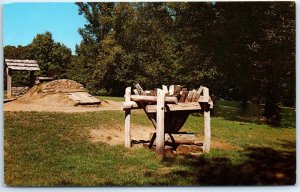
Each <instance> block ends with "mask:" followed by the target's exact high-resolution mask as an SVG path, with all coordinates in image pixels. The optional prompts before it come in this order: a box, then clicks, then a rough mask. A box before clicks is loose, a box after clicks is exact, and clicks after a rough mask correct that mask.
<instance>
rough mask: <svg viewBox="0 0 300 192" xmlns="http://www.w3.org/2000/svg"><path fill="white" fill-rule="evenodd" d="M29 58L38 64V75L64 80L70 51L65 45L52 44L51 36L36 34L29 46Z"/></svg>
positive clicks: (69, 59)
mask: <svg viewBox="0 0 300 192" xmlns="http://www.w3.org/2000/svg"><path fill="white" fill-rule="evenodd" d="M30 56H31V58H33V59H36V60H37V61H38V63H39V66H40V68H41V71H40V72H39V75H42V76H51V77H54V78H55V79H61V78H65V77H66V76H65V73H66V69H67V67H68V64H70V63H71V50H70V49H69V48H67V47H66V46H65V45H61V44H60V43H57V42H54V40H53V38H52V34H51V33H50V32H46V33H44V34H38V35H37V36H36V37H35V38H34V39H33V41H32V43H31V44H30Z"/></svg>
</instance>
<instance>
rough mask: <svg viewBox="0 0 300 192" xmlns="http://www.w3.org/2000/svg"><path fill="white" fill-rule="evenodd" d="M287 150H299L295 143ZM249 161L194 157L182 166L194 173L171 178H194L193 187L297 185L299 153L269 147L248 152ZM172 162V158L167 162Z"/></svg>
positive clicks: (288, 145) (253, 148)
mask: <svg viewBox="0 0 300 192" xmlns="http://www.w3.org/2000/svg"><path fill="white" fill-rule="evenodd" d="M284 146H285V147H287V148H291V149H295V148H294V147H295V143H294V142H288V141H285V144H284ZM245 155H246V157H247V160H246V161H244V162H243V163H241V164H233V163H232V162H231V161H230V160H229V159H228V158H220V157H218V158H210V159H209V158H205V157H200V158H198V159H195V158H193V157H190V156H186V158H184V159H182V160H181V161H180V164H182V165H184V166H187V167H189V168H190V170H193V171H192V172H190V171H182V170H180V171H175V172H171V173H169V175H168V177H169V176H170V177H172V176H174V175H180V176H181V177H191V178H194V181H193V183H194V184H193V185H294V184H295V182H296V152H295V151H277V150H274V149H272V148H266V147H248V148H246V149H245ZM166 161H168V159H167V160H166Z"/></svg>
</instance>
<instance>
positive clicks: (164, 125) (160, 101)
mask: <svg viewBox="0 0 300 192" xmlns="http://www.w3.org/2000/svg"><path fill="white" fill-rule="evenodd" d="M135 88H136V89H134V90H133V92H134V95H132V94H131V87H127V88H126V89H125V95H124V97H125V102H123V105H122V109H123V110H124V111H125V147H126V148H130V147H131V144H132V143H131V130H130V115H131V110H134V109H143V110H144V112H145V113H146V115H147V117H148V118H149V120H150V121H151V122H152V124H153V126H154V128H155V129H156V131H155V133H154V134H153V136H152V138H151V141H150V145H149V148H151V147H152V146H153V143H154V141H155V140H156V141H155V142H156V153H157V155H159V156H164V153H165V134H168V135H169V137H170V138H171V140H172V143H173V144H175V140H174V138H173V136H172V134H176V133H178V132H179V130H180V129H181V128H182V126H183V125H184V123H185V122H186V120H187V118H188V116H189V114H190V113H193V112H196V111H203V113H204V141H203V146H202V150H203V152H204V153H208V152H209V151H210V143H211V131H210V109H211V108H213V102H212V100H211V98H210V96H209V89H208V88H206V87H203V86H200V87H199V89H198V90H195V89H194V90H191V91H188V90H187V88H183V87H182V86H180V85H171V86H170V87H169V89H168V87H167V86H165V85H163V86H162V89H155V90H150V91H144V90H143V89H142V87H141V86H140V85H139V84H136V85H135Z"/></svg>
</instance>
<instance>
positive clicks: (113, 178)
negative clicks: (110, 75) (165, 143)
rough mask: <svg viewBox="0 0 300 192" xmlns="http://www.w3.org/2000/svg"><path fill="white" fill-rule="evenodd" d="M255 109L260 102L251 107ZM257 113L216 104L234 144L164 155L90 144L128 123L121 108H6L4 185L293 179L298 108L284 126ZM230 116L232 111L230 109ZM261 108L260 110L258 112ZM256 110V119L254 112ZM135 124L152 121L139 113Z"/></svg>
mask: <svg viewBox="0 0 300 192" xmlns="http://www.w3.org/2000/svg"><path fill="white" fill-rule="evenodd" d="M253 107H254V106H253ZM257 109H258V110H254V108H252V107H251V108H249V109H247V110H246V112H245V111H244V112H243V114H241V111H240V109H239V103H237V102H228V101H220V102H217V105H216V106H215V111H214V115H215V116H214V117H212V120H211V127H212V130H211V132H212V138H213V139H214V140H222V141H223V142H227V143H229V144H230V145H232V146H233V147H234V148H232V149H230V150H226V149H218V148H213V149H212V150H211V152H210V153H209V154H205V155H203V156H201V157H198V158H197V157H191V156H176V157H174V158H166V159H163V160H161V159H159V158H157V157H156V156H155V153H154V152H152V151H149V150H147V149H144V148H132V149H125V148H124V147H123V146H122V145H120V146H114V147H112V146H109V145H107V144H105V143H102V142H98V143H91V142H90V140H89V137H90V136H89V131H90V130H91V129H95V128H97V129H102V130H103V131H107V129H110V128H113V127H114V126H121V127H122V126H123V118H124V114H123V113H122V112H121V111H102V112H90V113H73V114H68V113H46V112H45V113H38V112H5V113H4V123H5V124H4V126H5V130H4V150H5V154H4V160H5V167H4V171H5V175H4V178H5V183H6V184H7V185H9V186H66V185H67V186H95V185H126V186H136V185H138V186H141V185H142V186H149V185H176V186H178V185H180V186H191V185H253V184H255V185H272V184H275V185H280V184H293V183H295V177H296V176H295V167H296V152H295V150H296V149H295V148H296V129H295V127H294V126H293V125H295V110H294V109H291V108H285V109H284V110H282V115H283V116H284V117H285V118H284V119H285V120H284V121H286V122H285V123H284V124H283V126H282V127H271V126H268V125H264V124H262V123H260V122H259V115H257V113H258V111H260V110H261V109H260V108H259V107H258V108H257ZM228 110H229V111H230V113H227V111H228ZM255 111H256V112H255ZM253 113H255V114H256V115H252V116H251V118H250V115H249V114H253ZM132 123H133V124H135V125H143V126H151V124H150V121H149V120H148V119H147V118H146V116H145V114H144V113H143V112H141V111H134V112H133V115H132ZM183 130H185V131H192V132H195V133H196V134H202V133H203V118H202V117H201V118H199V117H198V116H197V115H196V114H195V115H191V116H190V117H189V119H188V121H187V123H186V124H185V126H184V127H183Z"/></svg>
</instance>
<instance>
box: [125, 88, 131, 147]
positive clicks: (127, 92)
mask: <svg viewBox="0 0 300 192" xmlns="http://www.w3.org/2000/svg"><path fill="white" fill-rule="evenodd" d="M130 95H131V87H127V88H126V89H125V95H124V97H125V102H130ZM125 147H126V148H130V147H131V130H130V109H127V110H125Z"/></svg>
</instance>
